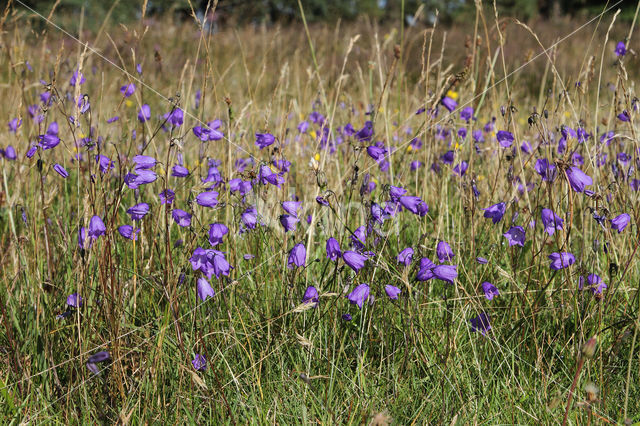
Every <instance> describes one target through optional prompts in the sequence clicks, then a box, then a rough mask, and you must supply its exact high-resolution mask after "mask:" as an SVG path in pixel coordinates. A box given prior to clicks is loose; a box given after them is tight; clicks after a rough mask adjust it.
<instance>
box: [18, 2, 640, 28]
mask: <svg viewBox="0 0 640 426" xmlns="http://www.w3.org/2000/svg"><path fill="white" fill-rule="evenodd" d="M20 2H21V3H24V4H26V5H28V6H29V7H32V8H33V9H35V10H36V11H38V12H40V13H43V14H45V15H46V14H47V13H45V12H48V11H49V10H51V7H53V5H54V3H56V0H20ZM142 3H143V0H120V1H119V2H118V3H117V4H115V6H114V2H113V1H108V2H105V1H103V0H60V1H59V3H58V5H57V6H56V10H57V11H58V12H59V13H58V16H60V12H65V13H67V14H73V13H78V12H79V11H80V10H81V8H82V7H83V6H84V9H85V14H86V16H87V17H88V20H89V21H92V20H93V21H95V22H100V21H101V19H102V18H103V17H104V16H105V15H106V14H107V12H108V11H109V10H110V9H112V6H113V10H112V19H114V20H115V21H116V22H126V21H127V20H135V19H138V18H139V17H140V10H141V7H142ZM301 3H302V6H303V8H304V13H305V17H306V19H307V20H308V21H310V22H315V21H335V20H337V19H338V18H340V19H343V20H353V19H356V18H357V17H358V16H360V15H367V16H370V17H373V18H375V19H379V20H383V21H384V20H397V19H398V18H399V17H400V16H404V19H405V21H406V22H407V24H409V25H411V24H413V23H414V22H415V21H414V20H413V14H414V13H415V12H416V11H417V10H418V9H419V7H420V6H422V11H423V13H422V18H423V19H422V22H424V23H427V24H431V23H432V21H433V19H434V18H435V11H436V10H437V11H438V16H439V19H440V20H441V21H444V22H445V23H446V22H453V21H456V20H464V19H466V18H468V17H469V15H471V14H472V13H473V12H474V9H475V6H474V1H473V0H301ZM482 3H483V4H484V6H485V9H488V8H492V7H493V6H492V5H493V2H492V1H488V0H483V1H482ZM496 3H497V6H498V8H499V9H500V11H501V12H502V13H504V14H506V15H508V16H514V17H517V18H520V19H524V20H527V19H532V18H536V17H551V16H556V15H574V16H575V15H589V14H595V13H598V12H599V11H601V10H602V9H603V7H605V5H606V4H607V2H605V1H598V0H496ZM612 3H614V2H610V4H609V5H611V4H612ZM634 3H635V2H629V1H623V2H622V3H620V4H619V5H618V6H617V7H620V8H622V9H623V13H622V14H621V16H620V18H621V19H625V18H627V19H631V18H632V16H633V12H634V8H635V4H634ZM191 4H192V5H193V8H194V9H195V11H196V14H197V15H198V16H199V18H200V19H202V18H203V17H204V11H205V10H206V8H207V4H211V5H213V0H210V1H209V0H191ZM13 5H14V7H15V8H16V9H20V8H21V7H22V6H21V5H20V3H18V2H16V1H15V0H14V3H13ZM163 14H174V15H177V16H181V17H187V16H189V15H190V14H191V7H190V6H189V2H188V1H187V0H179V1H175V0H149V1H148V4H147V16H153V15H163ZM210 18H211V16H210ZM215 19H216V20H222V21H231V22H234V23H238V24H251V23H252V24H261V23H273V22H281V23H289V22H295V21H299V19H300V7H299V4H298V0H219V2H218V5H217V7H216V14H215Z"/></svg>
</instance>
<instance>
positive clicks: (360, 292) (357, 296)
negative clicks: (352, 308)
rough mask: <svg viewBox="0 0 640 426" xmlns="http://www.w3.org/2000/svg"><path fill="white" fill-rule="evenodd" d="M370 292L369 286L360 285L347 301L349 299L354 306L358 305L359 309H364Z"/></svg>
mask: <svg viewBox="0 0 640 426" xmlns="http://www.w3.org/2000/svg"><path fill="white" fill-rule="evenodd" d="M369 290H370V289H369V286H368V285H367V284H360V285H359V286H357V287H356V288H355V289H353V291H352V292H351V293H349V295H348V296H347V299H349V302H351V304H352V305H357V306H358V308H360V309H362V305H364V302H365V301H366V300H367V299H368V298H369Z"/></svg>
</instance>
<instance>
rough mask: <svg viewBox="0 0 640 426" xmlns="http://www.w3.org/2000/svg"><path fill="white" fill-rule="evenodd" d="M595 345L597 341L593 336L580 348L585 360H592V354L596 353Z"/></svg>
mask: <svg viewBox="0 0 640 426" xmlns="http://www.w3.org/2000/svg"><path fill="white" fill-rule="evenodd" d="M596 343H598V339H597V337H595V336H594V337H592V338H591V339H589V340H587V343H585V344H584V346H583V347H582V355H583V356H584V357H585V358H593V354H594V353H595V352H596Z"/></svg>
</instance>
